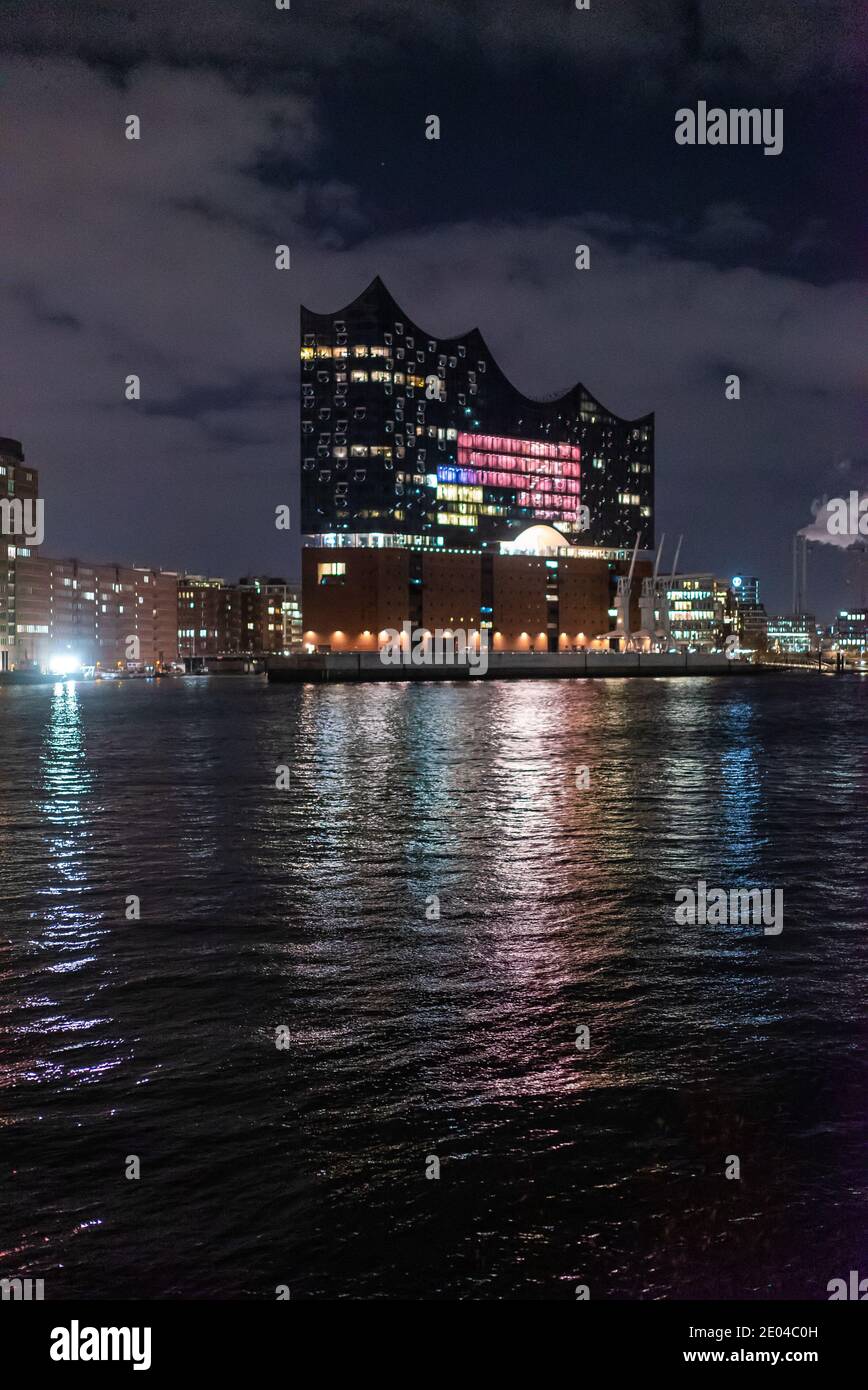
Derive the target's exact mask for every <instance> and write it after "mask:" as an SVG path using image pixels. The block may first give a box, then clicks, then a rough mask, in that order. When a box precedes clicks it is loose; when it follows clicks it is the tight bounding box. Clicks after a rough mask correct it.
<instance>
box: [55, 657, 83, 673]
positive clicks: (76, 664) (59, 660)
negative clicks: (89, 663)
mask: <svg viewBox="0 0 868 1390" xmlns="http://www.w3.org/2000/svg"><path fill="white" fill-rule="evenodd" d="M49 669H50V671H51V674H52V675H53V676H69V675H71V674H72V672H73V671H80V670H81V661H80V660H79V658H78V657H77V656H73V655H72V653H71V652H59V653H58V654H57V656H53V657H52V658H51V661H50V662H49Z"/></svg>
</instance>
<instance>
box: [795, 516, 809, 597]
mask: <svg viewBox="0 0 868 1390" xmlns="http://www.w3.org/2000/svg"><path fill="white" fill-rule="evenodd" d="M807 602H808V541H807V538H806V537H805V536H804V535H803V534H802V532H801V531H797V532H796V534H795V535H794V536H793V613H794V614H795V615H796V617H798V616H799V615H800V614H802V613H804V612H805V611H806V610H807Z"/></svg>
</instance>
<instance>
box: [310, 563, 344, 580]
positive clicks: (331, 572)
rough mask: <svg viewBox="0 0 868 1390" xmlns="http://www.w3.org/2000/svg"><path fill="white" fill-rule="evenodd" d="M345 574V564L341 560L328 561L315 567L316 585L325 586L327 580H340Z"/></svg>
mask: <svg viewBox="0 0 868 1390" xmlns="http://www.w3.org/2000/svg"><path fill="white" fill-rule="evenodd" d="M346 572H347V567H346V563H345V562H344V561H343V560H329V561H325V562H324V563H323V564H319V565H317V567H316V582H317V584H327V583H328V582H329V580H332V581H333V580H335V579H340V578H342V577H343V576H344V575H345V574H346Z"/></svg>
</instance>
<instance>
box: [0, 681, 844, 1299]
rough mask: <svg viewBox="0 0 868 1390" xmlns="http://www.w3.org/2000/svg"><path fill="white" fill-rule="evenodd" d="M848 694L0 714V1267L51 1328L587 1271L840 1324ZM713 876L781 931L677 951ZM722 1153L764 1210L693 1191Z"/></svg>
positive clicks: (722, 1194) (596, 1288) (60, 689)
mask: <svg viewBox="0 0 868 1390" xmlns="http://www.w3.org/2000/svg"><path fill="white" fill-rule="evenodd" d="M866 697H868V687H866V686H865V684H864V683H863V684H859V683H857V682H850V681H847V680H841V681H834V680H831V681H823V680H809V681H800V680H798V679H797V680H795V681H794V680H787V679H777V678H775V679H772V680H769V681H767V682H746V681H740V680H736V679H731V680H717V681H715V680H696V681H687V680H648V681H588V682H580V681H564V682H560V681H558V682H551V681H543V682H515V683H509V682H502V683H500V682H497V683H490V684H489V683H485V684H483V683H474V684H471V685H470V686H462V685H460V684H456V685H450V684H442V685H441V684H438V685H434V686H414V685H409V684H390V685H383V686H373V687H354V686H345V687H333V688H319V687H313V686H309V687H301V688H296V689H292V688H278V687H273V688H269V687H268V686H267V685H265V684H264V683H262V682H260V681H255V680H253V681H248V680H243V679H239V680H237V681H233V680H231V679H226V680H225V681H223V682H222V683H221V682H220V681H213V680H212V681H209V682H197V683H195V684H194V683H191V682H162V683H155V684H149V685H147V686H145V685H144V683H142V685H137V684H135V683H129V684H128V685H126V686H125V687H122V686H120V685H115V686H105V687H94V686H81V685H78V686H77V685H75V684H74V683H71V682H67V683H62V684H59V685H57V686H56V687H54V689H53V690H49V691H33V690H31V691H21V690H9V689H7V690H3V691H0V735H2V737H3V739H4V744H5V746H11V744H12V742H13V741H14V746H15V747H16V750H17V757H16V759H15V761H14V766H12V767H10V769H9V779H10V780H9V786H8V791H7V794H6V796H5V797H4V800H3V802H2V803H0V829H2V833H3V841H2V843H3V846H4V849H3V863H2V868H3V875H2V880H0V895H2V904H0V905H2V907H3V911H4V918H5V920H6V921H7V923H8V924H9V925H8V931H7V933H6V935H8V938H9V940H8V946H7V947H6V949H5V950H4V951H3V954H2V961H0V965H2V969H0V1010H2V1014H0V1018H2V1024H3V1026H4V1027H5V1028H6V1029H8V1030H9V1033H8V1036H9V1039H10V1047H9V1048H8V1049H7V1055H8V1061H7V1063H6V1065H5V1068H4V1070H3V1071H2V1073H0V1079H2V1087H3V1089H2V1092H0V1094H2V1096H3V1107H2V1113H0V1128H2V1130H3V1138H4V1144H5V1145H8V1144H10V1143H11V1145H12V1152H13V1154H14V1166H15V1168H16V1170H17V1173H18V1177H17V1181H16V1200H17V1202H18V1203H20V1206H19V1205H17V1206H16V1207H15V1208H14V1209H13V1211H12V1223H13V1227H14V1229H13V1234H12V1238H10V1239H6V1240H4V1241H3V1242H2V1243H3V1244H4V1245H5V1246H8V1247H9V1248H10V1249H14V1250H16V1251H17V1253H16V1255H15V1256H14V1258H13V1257H10V1258H9V1260H8V1261H7V1262H6V1264H4V1263H3V1260H2V1258H0V1273H2V1274H13V1273H16V1272H20V1271H21V1269H22V1267H23V1266H26V1268H25V1269H24V1272H26V1273H30V1274H31V1275H39V1274H45V1275H46V1277H47V1278H48V1280H49V1284H48V1296H49V1297H50V1296H52V1290H53V1291H54V1294H53V1296H61V1295H62V1294H64V1293H79V1294H82V1295H84V1296H88V1295H95V1296H101V1295H102V1296H106V1295H109V1294H111V1293H116V1294H120V1295H121V1296H129V1297H135V1296H149V1295H151V1296H152V1295H162V1296H172V1295H174V1294H176V1295H179V1296H186V1297H195V1296H209V1295H218V1294H222V1295H224V1296H227V1295H232V1294H238V1293H242V1294H243V1293H249V1294H255V1295H258V1296H269V1292H268V1291H269V1290H271V1289H273V1286H274V1283H275V1282H285V1281H286V1282H289V1283H290V1284H291V1286H292V1288H293V1292H294V1293H296V1292H298V1293H300V1294H302V1295H314V1296H315V1295H319V1296H347V1295H353V1296H359V1297H368V1296H372V1297H377V1296H383V1295H391V1296H413V1297H434V1296H470V1297H514V1296H529V1297H543V1298H548V1297H559V1296H567V1297H569V1296H570V1294H571V1290H570V1281H573V1280H575V1279H576V1278H578V1276H579V1275H581V1276H582V1278H583V1279H584V1280H585V1281H588V1282H590V1283H591V1285H592V1296H595V1297H612V1296H615V1297H637V1296H645V1297H672V1296H688V1297H689V1296H693V1297H709V1296H712V1295H713V1294H720V1295H722V1296H724V1297H760V1296H785V1295H790V1296H799V1297H809V1298H810V1297H825V1282H826V1281H827V1280H828V1278H831V1277H833V1276H835V1275H837V1274H838V1273H839V1272H840V1270H845V1271H846V1269H849V1268H850V1267H856V1264H855V1263H854V1262H856V1261H857V1260H858V1255H859V1237H860V1236H861V1235H862V1234H863V1233H864V1230H865V1219H864V1210H865V1203H864V1199H865V1195H866V1193H865V1177H864V1171H863V1166H862V1163H861V1159H860V1157H859V1146H860V1144H861V1143H864V1139H865V1116H864V1099H863V1096H864V1079H865V1042H866V1039H865V1027H864V1021H863V1018H864V984H865V974H866V944H865V940H866V939H865V933H864V926H865V916H866V910H865V907H866V869H865V832H864V828H863V827H864V795H865V791H866V789H868V759H866V751H865V750H866V746H865V740H864V716H865V709H866ZM281 764H287V765H288V766H289V767H290V769H291V787H290V790H289V792H279V791H277V790H276V789H275V775H276V769H277V767H278V765H281ZM580 764H583V765H587V766H588V767H589V768H590V777H591V781H590V786H589V787H588V788H587V789H585V790H578V789H577V788H576V784H575V772H576V767H577V766H578V765H580ZM699 878H705V879H706V880H707V881H708V882H709V884H715V883H717V884H722V885H726V886H741V885H745V886H758V887H762V886H770V887H774V886H780V887H783V888H784V893H785V929H784V933H783V935H782V937H781V938H780V939H769V938H764V937H763V936H762V934H761V933H759V934H758V933H756V932H752V931H751V930H750V929H749V928H748V929H732V928H717V929H703V930H697V931H693V932H689V931H685V929H683V928H676V927H675V925H674V922H673V915H672V908H673V899H674V893H675V891H676V889H677V888H678V887H681V886H685V885H691V884H694V885H695V883H696V881H697V879H699ZM131 893H132V894H137V895H138V896H140V898H141V905H142V918H141V921H139V922H135V921H128V920H126V918H125V914H124V904H125V901H126V898H127V895H128V894H131ZM435 896H436V898H437V899H438V901H439V916H437V915H436V914H435V915H431V913H430V911H428V912H426V908H429V909H430V906H431V903H432V901H433V899H434V897H435ZM277 1024H285V1025H286V1026H287V1027H288V1028H289V1036H290V1047H289V1049H288V1051H286V1052H281V1051H278V1050H277V1049H276V1048H275V1046H274V1029H275V1027H276V1026H277ZM578 1025H585V1026H587V1027H588V1028H589V1029H590V1035H591V1048H590V1050H589V1052H588V1053H582V1052H580V1051H579V1050H578V1049H577V1048H576V1046H575V1037H576V1027H577V1026H578ZM730 1152H738V1153H740V1154H741V1155H742V1157H743V1163H744V1166H745V1168H746V1170H747V1171H748V1172H749V1174H750V1181H749V1182H745V1183H744V1184H742V1185H738V1184H726V1183H724V1182H723V1181H722V1180H721V1176H720V1173H721V1165H722V1157H721V1156H722V1155H725V1154H727V1153H730ZM127 1153H141V1154H143V1155H144V1159H143V1163H144V1164H145V1169H146V1172H147V1174H148V1181H147V1183H143V1184H141V1186H140V1185H139V1184H127V1183H126V1182H125V1180H124V1179H123V1173H122V1160H123V1156H124V1155H125V1154H127ZM428 1153H437V1154H438V1155H440V1156H441V1159H442V1163H443V1177H442V1179H441V1182H440V1183H439V1184H435V1183H428V1182H425V1181H424V1179H423V1178H422V1176H421V1175H422V1172H423V1168H424V1158H425V1155H426V1154H428ZM132 1188H135V1189H136V1190H135V1191H131V1189H132ZM808 1212H810V1221H811V1230H812V1241H811V1243H810V1248H807V1247H806V1246H805V1244H804V1242H803V1241H801V1239H800V1238H799V1237H798V1229H799V1223H800V1220H804V1219H805V1213H808ZM72 1232H75V1233H76V1234H75V1238H74V1239H73V1238H72V1234H71V1233H72ZM848 1261H849V1263H848ZM839 1266H840V1270H839Z"/></svg>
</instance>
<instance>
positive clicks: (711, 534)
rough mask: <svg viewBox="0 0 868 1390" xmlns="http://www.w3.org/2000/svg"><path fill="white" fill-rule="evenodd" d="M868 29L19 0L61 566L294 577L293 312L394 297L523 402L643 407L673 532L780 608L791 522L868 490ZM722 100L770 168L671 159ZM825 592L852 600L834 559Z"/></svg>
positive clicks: (818, 582)
mask: <svg viewBox="0 0 868 1390" xmlns="http://www.w3.org/2000/svg"><path fill="white" fill-rule="evenodd" d="M859 9H860V7H859V5H858V4H857V3H856V0H591V10H590V11H588V12H580V11H577V10H576V9H575V6H574V3H573V0H437V3H436V4H435V3H430V4H428V3H424V0H329V3H324V0H292V8H291V10H290V11H289V12H288V13H287V12H282V11H278V10H276V9H275V7H274V4H273V0H149V3H147V4H144V3H133V0H130V3H127V4H125V3H123V2H122V0H106V2H105V3H101V2H99V0H75V2H74V3H73V0H39V3H38V4H37V3H34V0H0V42H2V47H3V54H2V62H0V206H2V209H3V251H4V267H3V268H4V275H3V279H2V290H0V293H2V295H3V325H4V332H3V345H2V366H0V381H2V396H0V405H2V409H0V434H7V435H12V436H14V437H17V438H21V439H23V441H24V444H25V448H26V450H27V454H28V458H29V460H30V461H31V462H32V463H33V464H34V465H35V466H36V467H38V468H39V470H40V473H41V479H42V493H43V496H44V497H45V499H46V543H45V550H46V552H47V553H50V554H63V553H66V554H78V555H80V556H82V557H86V558H91V559H105V560H108V559H118V560H124V561H135V562H137V563H149V564H158V565H163V566H165V567H170V568H187V569H191V570H198V571H205V572H210V573H216V574H223V575H225V576H226V577H237V575H238V574H240V573H242V572H246V571H249V570H256V571H259V572H265V571H269V572H272V573H285V574H294V573H297V571H298V560H297V540H295V539H294V540H292V541H289V540H288V539H287V537H286V535H285V534H284V533H281V532H277V531H276V530H275V528H274V524H273V516H274V507H275V505H277V504H278V503H280V502H286V501H289V502H290V503H291V504H292V505H293V509H294V511H295V510H297V489H298V471H297V465H298V443H297V398H298V367H297V348H298V304H299V302H305V303H307V304H308V305H309V306H310V307H311V308H314V309H318V310H323V311H328V310H331V309H337V308H339V307H341V306H342V305H343V304H344V303H346V302H347V301H348V300H350V299H352V298H354V297H355V295H356V294H357V293H358V292H359V291H360V290H361V289H362V288H363V287H364V286H365V285H366V284H367V283H368V281H369V280H370V279H371V277H372V276H373V275H374V274H375V273H379V274H381V275H382V276H383V278H384V280H385V281H386V283H387V285H388V286H389V288H390V289H391V290H392V293H393V294H394V295H395V296H396V298H397V299H398V301H399V302H400V303H402V304H403V305H404V307H405V309H406V311H407V313H408V314H410V315H411V316H412V317H413V318H414V319H415V320H416V321H417V322H419V323H420V325H421V326H422V327H423V328H426V329H430V330H431V331H432V332H433V333H435V334H442V335H445V334H454V333H457V332H460V331H462V330H463V329H465V328H467V327H470V326H472V325H473V324H478V325H479V326H480V328H481V329H482V331H483V333H484V334H485V336H486V338H487V339H488V341H489V343H490V345H491V347H492V349H493V350H494V352H495V353H496V354H497V356H498V357H499V359H500V361H501V364H502V365H503V367H504V369H505V370H506V371H507V373H508V374H509V375H510V376H511V378H512V379H513V381H514V382H515V383H516V385H518V386H519V387H520V388H521V389H522V390H524V391H526V392H527V393H529V394H540V395H542V394H548V393H553V392H556V391H559V390H562V389H564V388H566V387H567V386H569V385H571V384H572V383H573V382H574V381H575V380H577V379H581V380H582V381H584V382H585V384H586V385H587V386H588V388H589V389H590V390H591V391H592V392H593V393H594V394H595V395H596V396H598V397H599V398H600V399H601V400H602V401H603V402H604V403H605V404H606V405H607V406H609V407H610V408H611V409H613V410H615V411H617V412H618V413H619V414H622V415H626V416H635V415H641V414H643V413H645V412H646V411H649V410H654V411H655V412H656V416H657V525H658V534H659V532H660V531H661V530H665V531H666V532H667V533H668V534H669V535H670V536H671V535H672V533H673V532H675V533H677V532H679V531H682V530H683V531H684V532H685V533H686V538H685V545H684V549H683V552H682V563H683V565H685V566H687V567H690V568H706V567H707V568H712V569H714V570H716V571H717V572H718V573H719V574H720V575H721V576H726V575H729V574H732V573H736V572H737V571H739V570H742V571H744V572H747V573H756V574H758V575H759V576H760V579H761V581H762V586H763V597H765V598H766V600H767V603H768V605H769V607H770V609H773V610H776V611H780V610H786V609H788V608H789V552H790V542H791V537H792V534H793V532H794V531H795V530H796V529H797V528H798V527H800V526H804V525H806V524H808V523H809V522H810V521H811V505H812V502H814V500H815V499H817V498H819V497H821V496H822V495H824V494H829V495H833V496H838V495H845V494H846V492H847V491H848V490H849V489H850V488H851V487H864V485H865V482H866V456H865V452H864V444H863V443H862V435H861V433H860V426H861V421H860V415H859V392H860V375H861V373H860V360H861V356H862V354H861V353H860V352H859V348H860V347H862V346H863V345H864V343H865V341H866V324H865V313H864V301H861V302H860V288H859V283H858V281H859V276H860V272H861V271H862V270H863V268H864V267H863V265H862V263H861V259H860V257H861V252H860V245H859V236H858V213H857V209H858V206H859V204H860V201H862V202H863V201H864V186H862V187H860V185H859V183H858V177H859V176H858V167H859V160H858V157H857V151H858V148H859V141H858V124H857V121H858V116H859V96H858V87H859V82H860V80H862V78H863V77H864V74H863V73H862V72H860V66H859V58H860V55H862V56H863V57H864V54H865V51H866V44H865V36H864V34H863V35H862V36H861V37H860V35H859V34H858V33H857V31H856V21H857V16H858V13H859ZM699 99H704V100H706V101H707V102H708V103H709V104H720V105H722V106H724V107H729V106H760V107H782V108H783V112H784V149H783V153H782V154H781V155H780V156H779V157H777V158H773V157H768V156H764V155H763V153H762V150H761V148H757V147H739V148H726V147H705V148H698V147H697V148H690V147H680V146H678V145H676V143H675V140H674V126H675V111H676V109H677V108H678V107H681V106H690V105H692V106H695V104H696V102H697V101H698V100H699ZM129 113H135V114H137V115H139V116H140V118H141V121H142V128H143V130H142V139H141V141H140V142H138V143H136V142H130V141H127V140H126V139H125V138H124V133H123V132H124V118H125V117H126V116H127V115H128V114H129ZM430 113H436V114H437V115H438V116H439V117H440V120H441V123H442V138H441V140H440V141H439V143H436V142H432V141H427V140H426V139H425V138H424V126H425V117H426V116H427V115H428V114H430ZM280 242H287V243H288V244H289V245H290V247H291V249H292V259H293V268H292V270H291V271H289V272H283V273H282V272H278V271H276V270H275V269H274V246H275V244H277V243H280ZM578 242H588V243H589V244H590V245H591V248H592V250H591V257H592V262H591V269H590V271H587V272H578V271H577V270H576V269H575V268H574V263H573V261H574V258H573V248H574V247H575V245H576V244H577V243H578ZM130 372H135V373H137V374H139V375H140V376H141V378H142V386H143V400H142V401H141V403H138V404H131V403H128V402H126V401H125V400H124V393H123V383H124V378H125V377H126V375H127V374H128V373H130ZM729 372H737V373H739V375H740V376H741V381H742V399H741V401H739V402H737V403H736V402H728V401H726V400H725V398H724V378H725V376H726V375H727V373H729ZM670 557H671V551H670ZM813 573H814V580H813V589H812V595H811V596H812V598H813V600H814V604H815V606H816V608H817V610H818V613H819V614H820V615H821V616H823V617H829V616H830V615H831V613H832V612H833V611H834V610H835V609H836V608H838V607H839V606H840V605H841V603H843V602H845V601H847V600H848V598H850V599H851V601H852V595H851V594H850V592H849V591H848V590H847V588H846V587H845V582H844V581H845V566H844V563H843V558H842V555H841V553H840V551H836V550H834V549H833V548H832V547H828V548H827V549H826V550H825V551H824V552H823V553H822V554H819V553H817V555H816V559H815V560H814V562H813Z"/></svg>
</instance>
